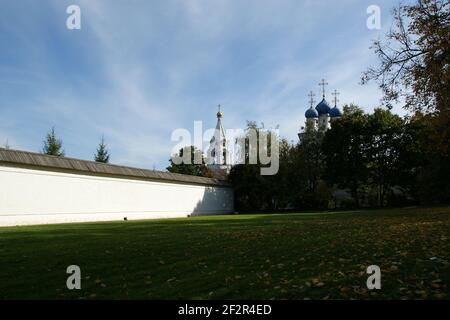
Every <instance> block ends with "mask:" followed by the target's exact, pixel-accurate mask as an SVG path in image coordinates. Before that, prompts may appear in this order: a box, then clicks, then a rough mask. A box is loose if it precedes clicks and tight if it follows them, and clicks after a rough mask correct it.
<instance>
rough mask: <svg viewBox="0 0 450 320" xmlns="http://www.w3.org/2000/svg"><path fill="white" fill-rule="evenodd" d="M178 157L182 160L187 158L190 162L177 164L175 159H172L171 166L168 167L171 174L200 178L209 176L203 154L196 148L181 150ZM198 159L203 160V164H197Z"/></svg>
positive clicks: (190, 147) (189, 147)
mask: <svg viewBox="0 0 450 320" xmlns="http://www.w3.org/2000/svg"><path fill="white" fill-rule="evenodd" d="M175 156H176V155H174V157H175ZM178 156H179V157H180V158H185V159H186V158H187V159H188V160H189V161H183V162H182V163H180V164H177V163H175V162H174V157H172V158H170V160H169V162H170V166H168V167H167V170H168V171H169V172H172V173H181V174H187V175H191V176H199V177H206V176H208V169H207V167H206V165H205V161H204V157H203V153H202V151H201V150H199V149H197V148H196V147H194V146H188V147H184V148H181V149H180V151H179V152H178ZM196 159H201V163H199V164H196V163H195V162H196V161H195V160H196Z"/></svg>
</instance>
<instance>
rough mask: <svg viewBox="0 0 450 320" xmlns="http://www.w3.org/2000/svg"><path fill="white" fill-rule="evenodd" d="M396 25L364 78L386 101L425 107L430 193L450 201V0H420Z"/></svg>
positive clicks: (401, 10)
mask: <svg viewBox="0 0 450 320" xmlns="http://www.w3.org/2000/svg"><path fill="white" fill-rule="evenodd" d="M393 14H394V26H393V28H392V30H391V31H390V32H389V33H388V34H387V35H386V40H385V41H375V42H374V44H373V48H374V49H375V53H376V54H377V56H378V58H379V65H378V66H375V67H371V68H369V69H368V70H367V71H366V72H365V73H364V75H363V77H362V83H363V84H364V83H367V82H368V81H371V80H373V81H376V82H378V84H379V85H380V88H381V89H382V90H383V92H384V100H385V102H389V101H395V100H398V99H399V98H401V97H403V98H404V99H405V102H406V105H405V107H406V108H407V109H409V110H413V111H416V110H417V111H421V112H423V113H424V114H425V115H424V117H423V118H422V120H421V121H422V123H423V124H425V123H426V124H425V125H424V126H423V128H426V129H424V130H425V131H424V132H426V134H427V135H428V136H427V137H426V140H427V143H425V144H422V145H421V147H422V148H423V149H424V150H425V151H426V154H425V155H424V157H425V158H426V159H425V163H426V167H424V168H423V172H426V175H427V176H428V177H427V178H426V179H425V180H427V181H428V183H426V184H427V185H428V187H429V188H428V190H427V192H426V193H427V194H429V195H433V196H432V197H425V198H428V200H431V198H434V199H435V200H434V201H437V202H448V201H450V187H449V184H448V183H447V181H449V180H450V166H449V165H448V163H450V147H449V141H450V2H449V1H448V0H417V1H415V2H414V3H413V4H405V5H400V6H399V7H398V8H396V9H395V10H394V11H393Z"/></svg>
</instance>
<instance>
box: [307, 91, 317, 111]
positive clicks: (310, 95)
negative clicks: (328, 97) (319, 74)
mask: <svg viewBox="0 0 450 320" xmlns="http://www.w3.org/2000/svg"><path fill="white" fill-rule="evenodd" d="M315 96H316V95H315V94H314V92H312V91H310V92H309V94H308V97H309V103H310V104H311V108H312V107H313V106H314V102H315V101H314V97H315Z"/></svg>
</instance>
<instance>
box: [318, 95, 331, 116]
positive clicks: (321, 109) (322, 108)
mask: <svg viewBox="0 0 450 320" xmlns="http://www.w3.org/2000/svg"><path fill="white" fill-rule="evenodd" d="M316 110H317V112H318V113H319V115H322V114H327V113H329V112H330V110H331V107H330V105H329V104H328V102H327V101H326V100H325V98H324V99H323V100H322V101H320V103H319V104H318V105H317V106H316Z"/></svg>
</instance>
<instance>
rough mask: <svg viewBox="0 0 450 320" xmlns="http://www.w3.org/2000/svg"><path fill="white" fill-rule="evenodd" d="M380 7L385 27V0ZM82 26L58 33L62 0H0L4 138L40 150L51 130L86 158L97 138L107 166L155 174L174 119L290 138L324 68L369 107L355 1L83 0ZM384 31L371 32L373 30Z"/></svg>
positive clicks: (166, 153) (359, 8)
mask: <svg viewBox="0 0 450 320" xmlns="http://www.w3.org/2000/svg"><path fill="white" fill-rule="evenodd" d="M378 2H380V4H379V5H380V6H382V9H383V14H385V17H386V20H385V21H384V23H383V25H388V24H389V20H388V17H387V13H388V9H389V8H390V6H391V1H388V0H383V1H378ZM77 3H78V4H79V5H80V7H81V10H82V29H81V30H79V31H69V30H67V29H66V28H65V19H66V17H67V14H66V13H65V9H66V7H67V6H68V5H69V4H72V1H65V0H64V1H59V0H58V1H56V0H47V1H40V2H39V5H37V4H36V3H35V2H34V1H26V0H24V1H20V2H17V1H13V0H6V1H4V2H2V11H1V12H0V29H1V32H0V46H1V47H2V50H1V51H0V144H2V140H4V139H6V138H9V141H10V144H11V146H12V147H18V148H25V149H29V150H33V151H37V150H40V148H41V144H42V139H43V137H44V135H45V133H46V132H47V131H48V130H49V128H50V127H51V126H56V129H57V133H58V134H59V135H60V136H61V137H62V138H63V140H64V145H65V149H66V151H67V154H68V155H70V156H74V157H80V158H85V159H92V157H93V153H94V152H95V147H96V144H97V143H98V142H99V140H100V137H101V136H102V135H105V138H106V141H107V143H108V146H109V148H110V151H111V153H112V161H113V162H115V163H119V164H126V165H133V166H141V167H147V168H152V167H153V166H155V167H156V168H159V169H163V168H165V167H166V166H167V163H168V162H167V159H168V158H169V157H170V152H171V150H172V147H173V145H174V142H171V141H170V136H171V132H172V131H173V130H174V129H176V128H187V129H191V128H192V127H193V122H194V121H195V120H203V121H204V127H205V128H209V127H214V125H215V112H216V105H217V104H219V103H220V104H222V105H223V112H224V114H225V116H224V119H223V121H224V124H225V126H226V127H228V128H240V127H243V126H245V120H257V121H260V122H264V123H265V124H266V125H267V126H275V125H277V124H279V125H280V127H281V133H282V134H283V135H284V136H286V137H287V138H288V139H290V140H295V139H296V134H297V131H298V130H299V128H300V126H301V125H303V122H304V117H303V114H304V111H305V109H306V108H307V106H308V103H307V93H308V92H309V90H315V91H316V92H317V91H318V87H317V83H318V81H319V80H320V79H321V78H322V77H325V78H327V79H328V82H329V83H330V87H329V89H330V91H331V90H332V89H335V88H336V89H338V90H340V91H341V97H340V98H341V103H344V102H355V103H358V104H360V105H361V106H363V107H365V108H368V109H370V108H373V107H374V106H375V105H376V104H377V101H378V100H379V98H380V93H379V91H378V90H377V89H376V86H374V85H371V86H368V87H363V88H361V87H360V86H359V84H358V82H359V77H360V74H361V72H362V71H363V70H364V69H365V68H366V67H367V65H368V64H370V63H371V62H372V61H373V55H372V54H371V53H370V51H369V50H368V46H369V42H370V41H369V40H370V38H371V37H375V36H377V32H375V33H374V32H372V31H369V30H367V28H366V27H365V23H366V22H365V21H366V17H367V16H366V12H365V10H366V8H367V6H368V5H370V4H371V3H370V2H369V1H360V0H343V1H339V2H331V1H325V0H322V1H320V0H319V1H298V0H283V1H269V0H258V1H257V0H244V1H229V0H212V1H202V0H189V1H184V0H183V1H181V0H168V1H133V2H124V1H106V0H97V1H91V0H89V1H88V0H79V1H77ZM378 33H379V34H381V32H378Z"/></svg>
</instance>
